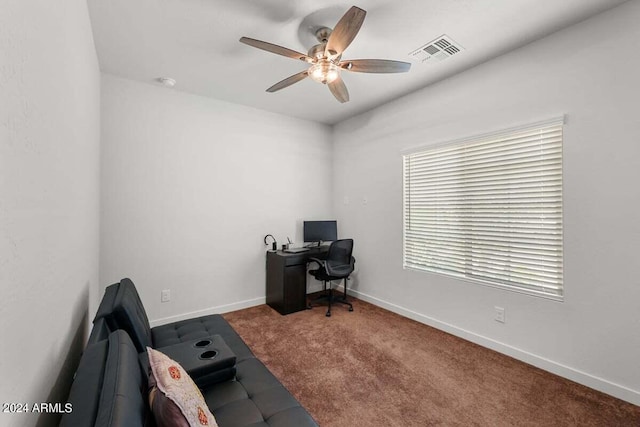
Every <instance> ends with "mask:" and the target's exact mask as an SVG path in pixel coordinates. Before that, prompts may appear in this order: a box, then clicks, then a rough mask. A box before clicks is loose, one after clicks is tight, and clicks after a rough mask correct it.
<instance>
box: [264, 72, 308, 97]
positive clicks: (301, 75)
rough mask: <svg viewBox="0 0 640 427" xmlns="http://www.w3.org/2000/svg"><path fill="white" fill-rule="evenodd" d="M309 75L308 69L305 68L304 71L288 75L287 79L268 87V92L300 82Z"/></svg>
mask: <svg viewBox="0 0 640 427" xmlns="http://www.w3.org/2000/svg"><path fill="white" fill-rule="evenodd" d="M307 75H308V74H307V70H304V71H303V72H301V73H298V74H294V75H293V76H290V77H287V78H286V79H284V80H282V81H280V82H278V83H276V84H274V85H273V86H271V87H270V88H269V89H267V92H276V91H278V90H280V89H284V88H285V87H289V86H291V85H292V84H294V83H298V82H299V81H300V80H303V79H305V78H306V77H307Z"/></svg>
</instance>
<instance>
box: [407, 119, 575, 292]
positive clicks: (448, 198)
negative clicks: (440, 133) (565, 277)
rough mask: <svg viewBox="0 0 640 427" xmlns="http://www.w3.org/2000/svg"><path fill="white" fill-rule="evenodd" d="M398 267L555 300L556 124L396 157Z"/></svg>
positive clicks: (558, 277)
mask: <svg viewBox="0 0 640 427" xmlns="http://www.w3.org/2000/svg"><path fill="white" fill-rule="evenodd" d="M404 265H405V267H408V268H415V269H421V270H427V271H431V272H436V273H442V274H446V275H451V276H455V277H459V278H464V279H470V280H472V281H476V282H480V283H483V284H487V285H492V286H498V287H504V288H508V289H511V290H517V291H521V292H526V293H531V294H536V295H543V296H548V297H551V298H555V299H561V298H562V120H561V119H559V120H558V121H554V122H549V123H546V124H544V125H537V126H534V127H529V128H520V129H518V130H512V131H506V132H502V133H500V134H493V135H491V136H484V137H479V138H477V139H469V140H465V141H464V142H459V143H452V144H446V145H441V146H437V147H435V148H428V149H423V150H421V151H417V152H413V153H409V154H406V155H404Z"/></svg>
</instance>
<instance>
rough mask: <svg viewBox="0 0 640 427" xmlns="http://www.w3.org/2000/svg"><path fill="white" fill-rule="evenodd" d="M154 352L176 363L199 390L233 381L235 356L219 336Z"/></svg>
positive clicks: (191, 341)
mask: <svg viewBox="0 0 640 427" xmlns="http://www.w3.org/2000/svg"><path fill="white" fill-rule="evenodd" d="M155 350H158V351H160V352H162V353H164V354H166V355H167V356H169V357H170V358H171V359H173V360H175V361H176V362H178V363H179V364H180V366H182V368H183V369H184V370H185V371H186V372H187V373H188V374H189V376H190V377H191V378H192V379H193V381H194V382H195V383H196V385H197V386H198V387H200V388H203V387H207V386H209V385H212V384H216V383H219V382H222V381H227V380H230V379H233V378H234V377H235V374H236V355H235V354H234V353H233V351H231V349H230V348H229V346H228V345H227V344H226V343H225V342H224V339H222V337H221V336H220V335H211V336H209V337H206V338H199V339H194V340H190V341H185V342H182V343H179V344H174V345H170V346H167V347H159V348H156V349H155Z"/></svg>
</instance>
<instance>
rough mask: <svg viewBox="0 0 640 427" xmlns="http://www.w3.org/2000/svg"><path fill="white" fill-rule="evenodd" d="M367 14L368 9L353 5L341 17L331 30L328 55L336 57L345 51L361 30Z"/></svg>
mask: <svg viewBox="0 0 640 427" xmlns="http://www.w3.org/2000/svg"><path fill="white" fill-rule="evenodd" d="M366 14H367V12H366V11H364V10H362V9H360V8H359V7H356V6H352V7H351V9H349V10H348V11H347V13H345V14H344V16H343V17H342V18H340V20H339V21H338V23H337V24H336V26H335V28H334V29H333V31H332V32H331V35H330V36H329V40H327V47H326V48H325V54H326V55H327V56H332V57H336V56H338V55H340V54H342V52H344V50H345V49H346V48H347V47H348V46H349V45H350V44H351V42H352V41H353V39H354V38H355V37H356V34H358V31H360V27H361V26H362V23H363V22H364V17H365V15H366Z"/></svg>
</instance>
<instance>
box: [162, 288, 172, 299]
mask: <svg viewBox="0 0 640 427" xmlns="http://www.w3.org/2000/svg"><path fill="white" fill-rule="evenodd" d="M160 301H161V302H169V301H171V290H170V289H165V290H163V291H162V292H161V293H160Z"/></svg>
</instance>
